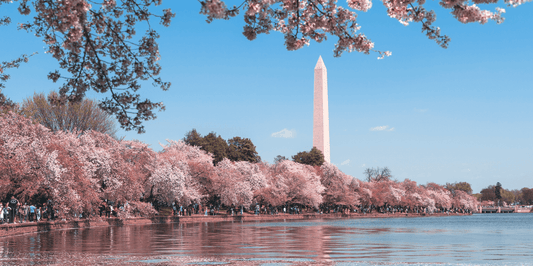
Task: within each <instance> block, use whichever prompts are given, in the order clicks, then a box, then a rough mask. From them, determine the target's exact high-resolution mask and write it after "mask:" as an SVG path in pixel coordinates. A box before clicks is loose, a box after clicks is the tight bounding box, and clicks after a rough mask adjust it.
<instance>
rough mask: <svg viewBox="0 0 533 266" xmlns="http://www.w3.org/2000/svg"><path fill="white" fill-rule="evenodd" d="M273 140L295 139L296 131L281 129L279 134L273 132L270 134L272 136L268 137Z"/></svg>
mask: <svg viewBox="0 0 533 266" xmlns="http://www.w3.org/2000/svg"><path fill="white" fill-rule="evenodd" d="M270 136H272V137H274V138H286V139H290V138H294V137H296V130H294V129H293V130H288V129H286V128H284V129H282V130H281V131H279V132H274V133H272V135H270Z"/></svg>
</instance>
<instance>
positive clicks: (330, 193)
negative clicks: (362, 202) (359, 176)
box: [320, 162, 359, 206]
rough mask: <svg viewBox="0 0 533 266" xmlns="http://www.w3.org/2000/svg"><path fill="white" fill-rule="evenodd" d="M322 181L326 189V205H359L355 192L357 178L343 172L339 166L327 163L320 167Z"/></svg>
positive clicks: (323, 195)
mask: <svg viewBox="0 0 533 266" xmlns="http://www.w3.org/2000/svg"><path fill="white" fill-rule="evenodd" d="M320 170H321V173H320V179H321V183H322V185H323V186H324V187H325V190H324V193H323V194H322V197H323V201H324V203H326V204H333V205H342V206H354V205H357V204H359V201H358V198H357V195H356V194H355V192H354V190H355V187H354V186H357V185H358V183H357V182H355V181H354V179H355V178H353V177H351V176H349V175H346V174H345V173H343V172H341V171H340V170H339V168H337V166H335V165H333V164H331V163H328V162H325V163H324V164H322V166H321V167H320Z"/></svg>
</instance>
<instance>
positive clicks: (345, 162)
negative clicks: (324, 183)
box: [341, 159, 350, 165]
mask: <svg viewBox="0 0 533 266" xmlns="http://www.w3.org/2000/svg"><path fill="white" fill-rule="evenodd" d="M341 165H350V159H348V160H346V161H344V162H342V163H341Z"/></svg>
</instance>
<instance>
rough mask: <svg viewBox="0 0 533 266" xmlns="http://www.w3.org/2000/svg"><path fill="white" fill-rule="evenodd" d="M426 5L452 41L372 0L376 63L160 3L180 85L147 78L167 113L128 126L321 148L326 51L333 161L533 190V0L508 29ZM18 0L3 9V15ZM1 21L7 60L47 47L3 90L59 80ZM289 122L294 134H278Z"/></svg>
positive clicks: (276, 150)
mask: <svg viewBox="0 0 533 266" xmlns="http://www.w3.org/2000/svg"><path fill="white" fill-rule="evenodd" d="M234 2H235V1H234ZM234 2H232V0H228V1H227V3H228V4H235V3H236V2H235V3H234ZM341 2H344V1H343V0H341ZM428 4H429V5H428V6H427V7H428V8H433V9H435V11H436V12H437V21H436V22H435V25H437V26H440V27H441V28H442V31H443V32H444V33H445V34H447V35H449V36H450V37H451V38H452V42H451V43H450V46H449V48H448V49H442V48H440V47H439V46H438V45H437V44H435V43H434V42H432V41H430V40H428V39H427V38H426V37H425V36H424V34H422V33H421V32H420V25H418V24H411V25H409V26H407V27H405V26H403V25H401V24H400V23H399V22H397V21H396V20H394V19H391V18H389V17H388V16H387V15H386V11H385V8H384V7H383V6H382V4H381V3H380V2H379V1H374V6H373V7H372V9H371V10H370V11H369V12H367V13H362V12H360V14H359V18H358V21H359V24H360V25H361V26H362V29H361V31H362V32H363V33H365V34H366V35H367V36H368V37H369V38H370V39H371V40H372V41H374V42H375V44H376V46H375V48H376V49H379V50H389V51H391V52H392V56H391V57H389V58H386V59H384V60H377V59H376V57H377V56H378V55H377V54H371V55H364V54H359V53H351V54H348V53H345V54H344V55H343V56H342V57H341V58H334V57H333V48H334V44H335V42H336V39H335V38H333V37H330V38H329V40H327V41H325V42H323V43H320V44H319V43H315V42H311V45H310V46H308V47H304V48H303V49H301V50H298V51H291V52H289V51H286V49H285V47H284V45H283V42H284V41H283V36H282V35H281V34H279V33H277V32H272V33H271V34H269V35H259V36H258V38H257V39H256V40H254V41H248V40H247V39H246V38H245V37H244V36H243V35H242V33H241V32H242V26H243V25H244V23H243V18H242V16H238V17H236V18H233V19H231V20H229V21H214V22H213V23H211V24H208V23H206V22H205V17H204V16H202V15H200V14H199V10H200V4H199V3H198V2H197V1H193V0H187V1H183V0H179V1H175V0H166V1H164V2H163V6H162V8H168V7H170V8H172V10H173V11H174V12H176V13H177V15H176V18H175V19H174V20H173V23H172V24H171V26H170V27H169V28H163V27H159V28H158V30H159V33H160V34H161V39H160V52H161V55H162V60H161V61H160V63H161V65H162V66H163V71H162V72H161V77H162V79H163V80H165V81H170V82H172V87H171V89H170V90H169V91H167V92H162V91H160V90H158V89H156V88H154V87H152V86H150V84H149V83H147V84H145V86H143V88H142V89H141V93H142V94H143V95H144V96H146V97H148V98H150V99H151V100H153V101H163V102H164V103H165V104H166V106H167V110H166V111H165V112H161V113H159V114H158V119H157V120H155V121H151V122H147V123H146V124H145V125H146V130H147V133H145V134H142V135H138V134H136V133H133V132H124V131H121V132H120V133H119V135H124V136H126V138H127V139H139V140H141V141H144V142H146V143H149V144H151V145H152V147H153V148H154V149H156V150H160V146H159V144H158V143H160V142H161V143H165V139H174V140H175V139H181V138H183V136H184V134H185V133H186V132H187V131H189V130H191V129H192V128H196V129H197V130H198V131H199V132H200V133H201V134H204V135H205V134H208V133H209V132H211V131H214V132H216V133H217V134H220V135H221V136H222V137H223V138H225V139H229V138H231V137H234V136H240V137H246V138H250V139H251V140H252V141H253V142H254V144H255V145H256V146H257V151H258V152H259V155H260V156H261V157H262V158H263V160H266V161H269V162H272V161H273V158H274V157H275V156H276V155H278V154H279V155H284V156H287V157H290V156H292V155H294V154H296V153H297V152H299V151H303V150H310V149H311V147H312V126H313V125H312V123H313V68H314V66H315V64H316V61H317V60H318V57H319V56H320V55H321V56H322V58H323V59H324V62H325V64H326V67H327V69H328V80H329V84H328V86H329V108H330V109H329V114H330V136H331V140H330V142H331V161H332V163H334V164H336V165H337V166H338V167H339V168H340V169H341V170H342V171H343V172H345V173H347V174H350V175H352V176H355V177H357V178H359V179H362V178H363V174H362V173H363V171H364V169H365V168H367V167H377V166H380V167H384V166H387V167H389V168H390V169H391V170H392V174H393V175H394V177H395V178H397V179H398V180H404V179H405V178H409V179H411V180H415V181H417V182H418V183H420V184H425V183H427V182H436V183H439V184H444V183H446V182H456V181H466V182H469V183H471V184H472V187H473V189H474V192H479V191H480V190H481V189H482V188H484V187H486V186H488V185H491V184H495V183H496V182H498V181H499V182H501V183H502V185H503V187H504V188H508V189H520V188H522V187H533V139H532V138H531V133H532V132H533V125H532V120H533V119H532V117H533V108H532V100H533V86H532V84H531V81H532V78H533V63H532V62H533V49H532V48H533V31H532V30H531V28H530V27H531V25H533V16H531V14H532V13H533V4H531V3H527V4H524V5H522V6H520V7H518V8H509V7H506V10H507V13H506V14H505V17H506V21H505V22H504V23H503V24H501V25H497V24H496V23H495V22H492V21H491V22H489V23H487V24H486V25H479V24H468V25H465V24H462V23H460V22H458V21H456V20H455V19H453V17H452V16H451V14H449V13H448V12H447V10H444V9H443V8H440V7H439V6H438V2H430V3H428ZM500 6H501V5H500ZM15 7H16V6H15V5H3V6H2V11H3V14H0V16H3V15H4V14H13V10H14V8H15ZM482 7H488V9H489V10H494V8H495V7H496V5H489V6H486V5H482ZM162 8H161V9H162ZM15 22H18V21H17V19H15ZM0 31H1V34H2V42H0V49H2V51H3V53H2V58H1V59H0V60H7V59H11V58H13V57H15V56H18V55H20V54H22V53H32V52H35V51H37V52H39V54H38V55H36V56H34V57H32V58H31V60H30V62H29V63H28V64H25V65H23V66H21V67H20V68H19V69H18V70H15V71H10V72H9V74H11V75H12V79H11V80H10V81H9V82H8V83H7V84H6V85H7V88H6V89H4V93H5V94H6V95H7V96H8V97H10V98H11V99H12V100H14V101H22V100H23V99H24V98H26V97H29V96H31V95H32V94H33V93H34V92H48V91H50V90H54V89H57V87H58V85H57V84H54V83H52V82H51V81H49V80H47V79H46V75H47V73H48V72H49V71H50V70H51V69H56V68H58V67H57V62H56V61H55V60H54V59H52V58H51V57H50V56H49V55H48V54H45V53H44V52H43V43H42V42H41V41H40V40H39V39H37V38H35V37H33V35H32V34H31V33H26V32H22V31H17V30H16V29H15V27H14V26H10V27H0ZM138 32H140V31H138ZM6 40H8V41H6ZM89 96H90V97H91V98H96V99H98V98H101V97H102V96H101V95H96V94H91V95H89ZM376 127H381V128H385V127H386V129H387V130H372V129H373V128H376ZM391 128H394V130H390V129H391ZM283 130H285V132H287V131H290V132H291V134H286V135H292V137H290V138H283V137H275V136H276V135H275V134H274V133H276V132H280V131H283Z"/></svg>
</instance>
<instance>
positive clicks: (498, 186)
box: [494, 182, 502, 200]
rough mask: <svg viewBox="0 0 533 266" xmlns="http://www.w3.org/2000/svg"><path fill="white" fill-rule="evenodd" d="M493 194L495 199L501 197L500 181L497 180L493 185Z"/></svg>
mask: <svg viewBox="0 0 533 266" xmlns="http://www.w3.org/2000/svg"><path fill="white" fill-rule="evenodd" d="M494 195H495V196H496V199H497V200H501V199H502V184H500V182H497V183H496V186H495V187H494Z"/></svg>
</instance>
